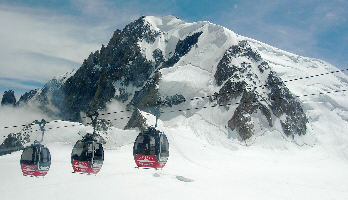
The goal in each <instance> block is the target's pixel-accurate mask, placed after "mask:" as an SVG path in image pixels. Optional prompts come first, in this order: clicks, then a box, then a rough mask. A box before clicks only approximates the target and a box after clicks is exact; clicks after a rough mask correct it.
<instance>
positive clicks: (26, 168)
mask: <svg viewBox="0 0 348 200" xmlns="http://www.w3.org/2000/svg"><path fill="white" fill-rule="evenodd" d="M21 168H22V172H23V175H26V176H46V174H47V171H38V170H37V169H36V166H35V165H26V164H22V166H21Z"/></svg>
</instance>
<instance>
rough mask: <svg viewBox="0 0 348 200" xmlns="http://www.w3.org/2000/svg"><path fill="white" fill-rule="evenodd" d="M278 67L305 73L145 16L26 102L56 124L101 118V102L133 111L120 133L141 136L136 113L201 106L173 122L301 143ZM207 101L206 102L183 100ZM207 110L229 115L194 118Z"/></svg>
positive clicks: (232, 40)
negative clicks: (97, 114)
mask: <svg viewBox="0 0 348 200" xmlns="http://www.w3.org/2000/svg"><path fill="white" fill-rule="evenodd" d="M284 55H285V56H284ZM295 61H296V62H295ZM283 62H288V63H290V64H289V65H299V63H304V65H305V66H307V64H306V62H307V63H309V62H311V61H310V60H308V59H307V60H306V59H304V58H302V57H297V58H296V59H295V57H294V56H293V55H292V54H289V53H286V52H284V51H281V50H278V49H276V48H272V47H270V46H268V45H265V44H262V43H260V42H257V41H255V40H252V39H249V38H245V37H243V36H239V35H237V34H235V33H234V32H232V31H230V30H228V29H226V28H223V27H221V26H218V25H215V24H211V23H209V22H194V23H186V22H184V21H182V20H180V19H178V18H176V17H173V16H166V17H153V16H146V17H141V18H139V19H137V20H135V21H134V22H131V23H130V24H128V25H126V26H125V27H124V28H123V29H122V30H116V31H115V32H114V34H113V36H112V38H111V39H110V41H109V42H108V44H107V45H106V46H104V45H103V46H102V47H101V49H100V50H98V51H95V52H93V53H91V54H90V55H89V56H88V58H87V59H85V60H84V62H83V64H82V65H81V67H80V68H79V69H78V70H76V72H74V73H73V74H71V75H69V76H66V77H65V78H57V79H53V80H51V81H50V82H48V83H47V84H46V85H45V86H44V87H43V88H42V89H40V90H39V91H38V92H37V93H36V92H32V93H30V94H32V95H30V94H28V95H27V96H28V98H30V99H31V100H30V101H38V102H41V107H42V109H43V110H46V111H47V112H50V113H51V114H52V115H56V116H59V117H60V118H63V119H74V120H81V116H80V115H81V113H84V112H88V111H91V110H103V109H105V108H106V104H107V103H108V102H111V101H118V102H119V103H121V104H124V105H125V107H127V108H128V109H131V110H134V113H133V115H132V117H131V119H130V121H129V122H128V124H127V125H126V127H127V128H134V127H137V126H139V128H144V127H143V126H144V118H143V117H141V112H139V111H146V112H150V113H152V114H156V112H157V113H158V112H159V110H160V111H161V112H162V113H166V112H167V111H170V110H171V109H173V108H178V109H180V110H182V109H183V108H189V109H190V108H192V106H194V104H200V105H206V106H202V107H201V108H199V109H198V108H197V109H195V110H194V111H190V113H186V114H185V113H177V114H176V115H181V114H182V115H185V116H186V117H190V116H193V115H199V116H200V117H201V118H202V120H206V121H208V120H210V121H209V123H211V124H215V125H216V126H219V127H225V128H226V132H228V135H229V136H230V137H232V136H233V137H234V136H235V135H237V136H238V138H239V139H241V140H248V139H250V138H251V137H253V136H255V135H258V134H259V133H260V131H261V130H266V129H277V130H278V129H279V131H281V132H283V133H284V134H285V135H287V136H294V135H303V134H306V130H307V122H308V119H307V118H308V117H307V116H306V114H305V112H304V110H303V106H302V103H301V101H300V99H298V98H297V97H296V96H295V95H294V94H293V93H292V92H291V90H290V89H289V88H288V86H287V85H286V84H285V83H284V82H283V80H282V78H280V76H279V73H278V71H279V65H282V63H283ZM313 63H314V62H313ZM308 65H309V64H308ZM313 65H316V66H317V65H318V66H319V65H320V64H318V63H314V64H313ZM296 69H300V67H298V68H296ZM277 70H278V71H277ZM283 74H284V73H283ZM212 94H215V95H214V96H213V98H210V99H209V100H207V98H202V99H201V101H200V102H194V101H192V100H190V99H195V100H196V98H194V97H201V96H207V95H210V96H211V95H212ZM196 101H197V100H196ZM210 104H219V105H222V107H221V109H219V110H215V111H214V112H221V113H228V115H224V116H225V117H224V119H208V118H204V115H202V114H201V112H203V110H204V109H203V108H204V107H207V105H210ZM46 105H50V106H46ZM51 106H54V107H55V108H56V109H55V110H58V112H57V111H55V110H52V109H50V107H51ZM176 115H175V116H176ZM175 116H170V115H168V116H166V120H171V118H173V117H175ZM226 116H227V117H226ZM214 120H215V121H214ZM279 127H280V128H279Z"/></svg>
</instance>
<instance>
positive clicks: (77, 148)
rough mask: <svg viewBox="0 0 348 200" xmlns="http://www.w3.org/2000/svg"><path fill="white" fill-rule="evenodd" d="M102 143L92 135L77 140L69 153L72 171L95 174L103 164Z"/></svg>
mask: <svg viewBox="0 0 348 200" xmlns="http://www.w3.org/2000/svg"><path fill="white" fill-rule="evenodd" d="M103 162H104V149H103V145H102V144H101V143H99V142H97V141H96V140H94V139H93V138H92V137H85V138H83V139H82V140H78V141H77V142H76V144H75V145H74V147H73V150H72V153H71V164H72V168H73V170H74V172H78V173H87V174H97V173H98V172H99V171H100V169H101V168H102V166H103Z"/></svg>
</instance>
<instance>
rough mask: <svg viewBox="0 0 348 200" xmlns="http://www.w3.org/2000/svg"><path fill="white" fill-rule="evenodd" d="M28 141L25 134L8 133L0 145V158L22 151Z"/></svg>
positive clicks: (27, 136)
mask: <svg viewBox="0 0 348 200" xmlns="http://www.w3.org/2000/svg"><path fill="white" fill-rule="evenodd" d="M29 141H30V139H29V135H28V134H27V133H24V132H21V133H10V134H9V135H8V136H7V137H6V139H5V140H4V142H3V143H2V144H1V145H0V156H2V155H6V154H10V153H12V152H15V151H19V150H22V149H23V148H24V146H23V145H24V144H26V143H28V142H29Z"/></svg>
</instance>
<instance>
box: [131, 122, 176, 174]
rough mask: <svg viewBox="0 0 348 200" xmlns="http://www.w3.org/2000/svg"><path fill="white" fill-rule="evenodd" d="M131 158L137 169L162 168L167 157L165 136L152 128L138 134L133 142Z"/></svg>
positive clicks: (167, 148)
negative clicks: (132, 157)
mask: <svg viewBox="0 0 348 200" xmlns="http://www.w3.org/2000/svg"><path fill="white" fill-rule="evenodd" d="M133 156H134V160H135V163H136V165H137V166H138V167H141V168H156V169H157V168H163V167H164V166H165V164H166V163H167V160H168V157H169V143H168V139H167V137H166V135H165V134H163V133H162V132H160V131H158V130H156V129H155V128H153V127H149V128H148V129H147V130H145V131H143V132H141V133H139V135H138V137H137V138H136V140H135V142H134V146H133Z"/></svg>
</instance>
